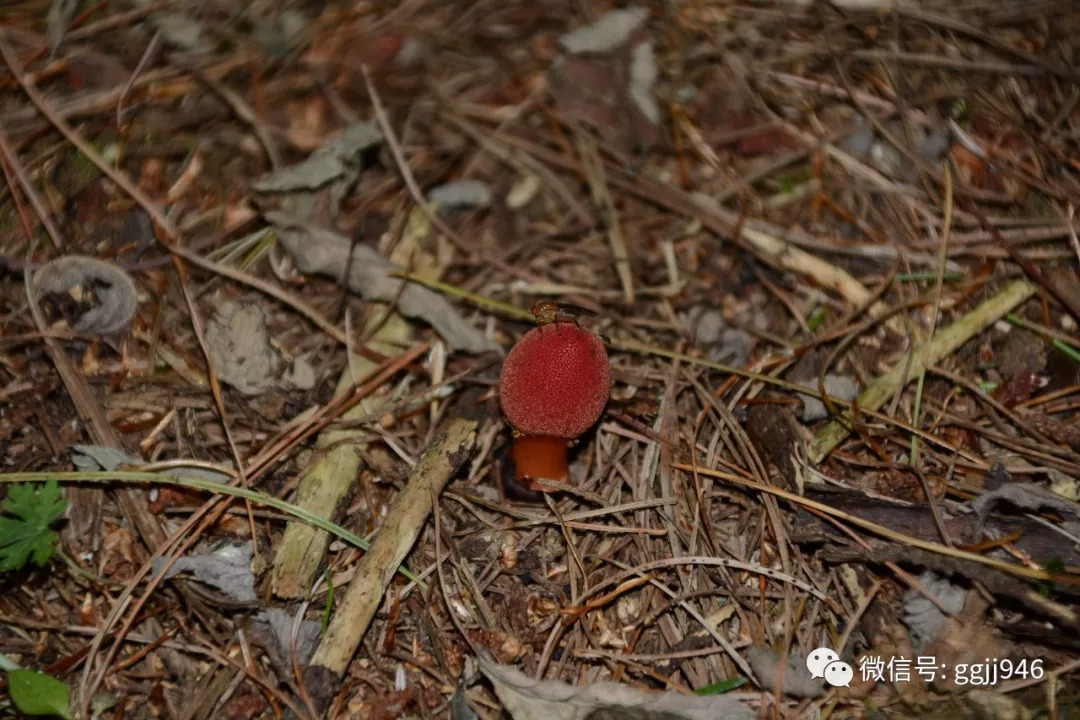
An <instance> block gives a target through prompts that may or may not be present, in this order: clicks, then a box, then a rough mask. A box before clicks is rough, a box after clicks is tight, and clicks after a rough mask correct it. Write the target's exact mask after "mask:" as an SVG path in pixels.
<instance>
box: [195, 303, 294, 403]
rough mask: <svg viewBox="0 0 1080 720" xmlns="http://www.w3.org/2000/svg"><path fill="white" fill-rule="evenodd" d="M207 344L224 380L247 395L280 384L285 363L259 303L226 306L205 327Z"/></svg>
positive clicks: (218, 372)
mask: <svg viewBox="0 0 1080 720" xmlns="http://www.w3.org/2000/svg"><path fill="white" fill-rule="evenodd" d="M206 344H207V345H208V346H209V347H210V357H211V359H212V360H213V362H214V370H215V371H216V372H217V374H218V377H219V378H221V381H222V382H225V383H228V384H229V385H232V386H233V387H235V388H236V389H237V390H239V391H240V392H242V393H244V394H245V395H258V394H260V393H264V392H266V391H268V390H270V389H271V388H273V387H274V386H275V385H276V384H277V379H278V377H279V376H280V374H281V369H282V366H283V365H284V362H285V361H284V360H283V359H282V358H281V356H280V355H279V354H278V352H277V350H275V349H274V347H273V346H272V345H271V344H270V333H269V332H268V331H267V329H266V313H265V312H264V311H263V309H262V308H261V307H259V306H258V305H257V304H255V303H238V302H225V303H223V304H222V305H221V307H219V308H218V309H217V312H215V313H214V314H213V316H212V317H211V318H210V321H209V322H208V323H207V324H206Z"/></svg>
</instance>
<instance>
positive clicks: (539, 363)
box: [499, 323, 611, 440]
mask: <svg viewBox="0 0 1080 720" xmlns="http://www.w3.org/2000/svg"><path fill="white" fill-rule="evenodd" d="M610 395H611V365H610V363H609V362H608V356H607V350H605V349H604V343H603V342H601V341H600V338H598V337H597V336H596V335H594V334H593V333H591V332H589V331H588V330H585V329H583V328H581V327H579V326H577V325H575V324H574V323H553V324H550V325H542V326H540V327H538V328H534V329H532V330H530V331H529V332H527V333H525V335H524V336H523V337H522V338H521V339H520V340H518V342H517V344H516V345H514V347H513V348H511V349H510V354H509V355H507V356H506V362H504V363H503V368H502V375H501V376H500V377H499V400H500V402H501V403H502V409H503V413H504V414H505V415H506V419H507V420H508V421H510V424H511V425H512V426H513V427H514V428H515V429H516V430H518V431H519V432H522V433H527V434H529V435H548V436H552V437H558V438H566V439H567V440H570V439H573V438H576V437H577V436H579V435H581V434H582V433H583V432H585V431H586V430H588V429H589V428H590V427H591V426H592V425H593V423H595V422H596V421H597V420H598V419H599V417H600V413H602V412H603V411H604V406H605V405H607V401H608V397H609V396H610Z"/></svg>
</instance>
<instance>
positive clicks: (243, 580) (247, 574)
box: [153, 542, 258, 602]
mask: <svg viewBox="0 0 1080 720" xmlns="http://www.w3.org/2000/svg"><path fill="white" fill-rule="evenodd" d="M253 554H254V551H253V549H252V545H251V543H250V542H247V543H242V544H236V543H228V542H226V543H222V544H221V545H219V546H218V547H217V549H216V550H214V551H213V552H212V553H210V554H209V555H192V556H189V557H182V558H179V559H177V561H176V562H174V563H173V564H172V566H170V567H169V569H168V570H166V571H165V579H166V580H167V579H169V578H171V577H174V576H176V575H179V574H181V573H183V574H189V573H190V574H191V575H192V576H193V577H194V578H195V579H196V580H198V581H199V582H201V583H204V584H206V585H210V586H212V587H215V588H217V589H218V590H220V591H221V592H223V593H224V594H225V595H228V596H229V597H230V598H232V599H233V600H236V601H238V602H255V601H256V600H257V599H258V596H257V595H256V594H255V575H254V573H253V572H252V571H251V558H252V556H253ZM166 563H168V558H166V557H156V558H154V560H153V564H154V572H155V573H159V572H161V570H162V568H164V567H165V565H166Z"/></svg>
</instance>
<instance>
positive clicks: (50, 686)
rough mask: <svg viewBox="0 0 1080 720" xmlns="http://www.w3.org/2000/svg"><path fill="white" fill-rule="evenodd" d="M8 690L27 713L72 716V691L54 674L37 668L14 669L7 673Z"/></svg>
mask: <svg viewBox="0 0 1080 720" xmlns="http://www.w3.org/2000/svg"><path fill="white" fill-rule="evenodd" d="M7 679H8V692H9V693H11V700H12V702H14V703H15V707H17V708H19V710H21V711H23V712H24V713H26V714H27V715H53V716H55V717H61V718H64V719H65V720H72V717H71V691H70V690H68V686H67V685H65V684H64V683H62V682H60V681H59V680H57V679H56V678H54V677H53V676H52V675H45V674H43V673H39V672H37V671H36V670H12V671H11V672H9V673H8V675H7Z"/></svg>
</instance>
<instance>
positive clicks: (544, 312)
mask: <svg viewBox="0 0 1080 720" xmlns="http://www.w3.org/2000/svg"><path fill="white" fill-rule="evenodd" d="M529 312H531V313H532V316H533V317H534V318H536V324H537V325H547V324H548V323H557V322H572V323H574V324H575V325H576V324H577V321H578V319H579V318H590V317H596V313H594V312H593V311H592V310H588V309H586V308H583V307H579V306H577V305H571V304H570V303H564V302H559V301H558V300H537V301H536V303H535V304H534V305H533V306H532V309H531V310H529Z"/></svg>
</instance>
